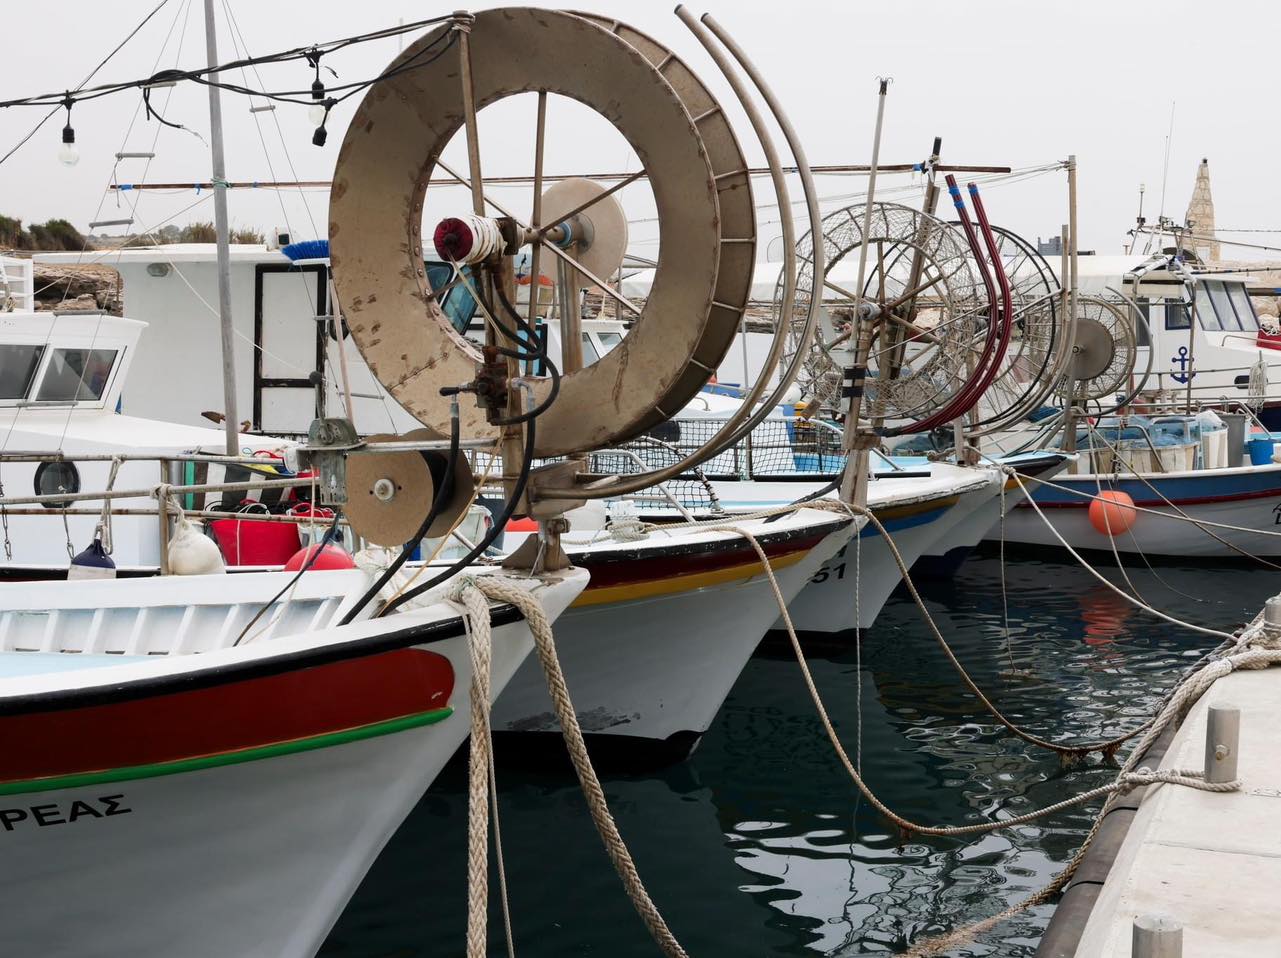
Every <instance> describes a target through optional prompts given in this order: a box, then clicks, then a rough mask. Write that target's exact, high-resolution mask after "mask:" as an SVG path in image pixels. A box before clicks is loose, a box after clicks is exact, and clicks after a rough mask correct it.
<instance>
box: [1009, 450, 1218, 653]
mask: <svg viewBox="0 0 1281 958" xmlns="http://www.w3.org/2000/svg"><path fill="white" fill-rule="evenodd" d="M1008 474H1009V475H1011V476H1013V477H1014V481H1015V482H1017V483H1018V484H1019V488H1020V489H1022V490H1023V495H1024V496H1025V497H1026V501H1027V503H1028V505H1030V506H1031V507H1032V509H1033V510H1034V511H1035V512H1036V514H1037V515H1038V516H1040V517H1041V521H1042V522H1044V523H1045V526H1046V528H1047V529H1049V530H1050V533H1051V534H1052V535H1053V536H1054V538H1056V539H1058V540H1059V544H1060V545H1062V546H1063V548H1064V549H1066V550H1067V551H1068V552H1069V553H1071V555H1072V557H1073V558H1074V559H1076V561H1077V562H1079V563H1080V564H1081V567H1082V568H1083V569H1085V571H1087V572H1089V573H1090V575H1092V576H1094V578H1096V579H1098V580H1099V581H1100V582H1102V583H1103V584H1104V585H1105V586H1107V587H1108V588H1109V589H1111V590H1112V591H1113V592H1115V593H1116V594H1117V595H1119V596H1121V598H1123V599H1125V601H1126V602H1129V603H1131V604H1132V605H1134V606H1137V607H1138V608H1140V609H1143V610H1144V611H1145V612H1149V613H1151V614H1152V615H1155V616H1156V617H1157V618H1159V619H1163V620H1165V621H1166V622H1169V623H1170V624H1171V625H1177V626H1181V627H1182V628H1185V629H1189V630H1191V631H1193V632H1199V633H1201V634H1202V635H1212V636H1214V637H1215V638H1217V639H1221V640H1224V641H1229V642H1231V641H1234V640H1235V639H1236V636H1234V635H1232V633H1230V632H1224V631H1222V630H1221V629H1211V628H1208V627H1206V626H1203V625H1196V624H1195V623H1192V622H1186V621H1184V620H1183V619H1176V618H1175V617H1174V616H1172V615H1168V614H1166V613H1165V612H1162V611H1161V610H1160V609H1156V608H1153V607H1152V606H1150V605H1148V604H1147V603H1146V602H1144V601H1142V600H1141V599H1138V598H1135V597H1134V596H1132V595H1130V594H1129V593H1128V592H1126V591H1125V590H1124V589H1120V588H1118V587H1117V586H1116V585H1115V584H1114V583H1112V582H1109V581H1108V579H1107V578H1106V577H1105V576H1103V575H1101V574H1100V573H1099V571H1098V570H1097V569H1095V568H1094V566H1092V565H1090V563H1088V562H1086V561H1085V558H1084V557H1083V556H1082V555H1081V554H1080V553H1079V552H1077V551H1076V550H1075V549H1073V548H1072V546H1070V545H1069V544H1068V541H1067V540H1066V539H1064V538H1063V536H1062V535H1061V534H1060V533H1059V530H1058V529H1056V528H1054V523H1052V522H1051V521H1050V520H1049V518H1048V517H1047V516H1046V515H1045V513H1044V512H1042V511H1041V507H1040V506H1039V505H1038V504H1037V501H1036V500H1035V499H1034V498H1032V494H1031V493H1030V492H1029V491H1028V488H1027V486H1025V485H1024V484H1023V479H1022V477H1021V476H1020V475H1019V473H1018V472H1017V471H1016V470H1014V469H1009V472H1008ZM1035 481H1037V482H1042V481H1043V480H1040V479H1037V480H1035ZM1086 495H1088V493H1086ZM1090 498H1093V496H1091V497H1090ZM1126 508H1127V509H1128V508H1136V509H1137V508H1138V507H1137V506H1134V507H1130V506H1127V507H1126Z"/></svg>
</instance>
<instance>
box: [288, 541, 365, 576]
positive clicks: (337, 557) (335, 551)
mask: <svg viewBox="0 0 1281 958" xmlns="http://www.w3.org/2000/svg"><path fill="white" fill-rule="evenodd" d="M316 549H319V550H320V555H318V556H316V561H315V562H313V563H312V564H311V565H310V566H308V569H307V571H309V572H310V571H311V570H312V569H354V568H356V560H355V559H353V558H352V557H351V554H350V553H348V552H347V550H346V549H344V548H343V547H342V546H336V545H334V544H333V543H330V544H329V545H326V546H314V545H312V546H307V547H306V548H305V549H299V550H298V551H297V552H295V553H294V554H293V555H292V556H290V557H289V561H288V562H286V563H285V571H286V572H297V571H298V570H299V569H301V568H302V567H303V563H305V562H306V561H307V560H308V558H310V557H311V554H312V553H313V552H314V551H315V550H316Z"/></svg>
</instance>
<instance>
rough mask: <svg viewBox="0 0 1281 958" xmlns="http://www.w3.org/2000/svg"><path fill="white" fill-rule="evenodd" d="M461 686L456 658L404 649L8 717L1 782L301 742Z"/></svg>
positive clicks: (438, 700) (414, 709)
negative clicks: (168, 692)
mask: <svg viewBox="0 0 1281 958" xmlns="http://www.w3.org/2000/svg"><path fill="white" fill-rule="evenodd" d="M15 654H20V653H15ZM453 688H454V669H453V666H452V665H451V664H450V662H449V660H448V659H447V658H445V657H444V656H442V655H438V654H437V653H435V652H428V651H425V650H423V649H401V650H398V651H395V652H386V653H383V654H382V655H373V656H369V657H368V658H360V659H350V660H347V661H343V662H334V663H331V664H328V665H319V666H315V667H313V668H305V669H298V670H297V671H294V672H287V673H285V674H283V675H272V676H266V677H263V678H255V679H246V680H244V681H241V682H233V683H230V684H228V685H220V686H217V687H214V688H207V689H196V690H193V691H190V692H178V693H174V694H171V695H158V696H154V697H151V698H145V699H138V700H134V701H128V702H120V703H117V704H111V705H97V706H91V707H87V708H81V709H71V710H68V711H58V712H45V713H35V714H26V715H15V716H12V717H7V718H2V719H0V741H3V742H4V748H3V749H0V781H15V780H21V779H28V778H45V777H48V776H53V775H70V774H75V773H80V772H94V771H104V770H107V769H112V768H121V767H126V766H136V765H147V764H154V763H160V762H172V761H178V760H181V759H188V758H196V757H201V756H207V755H216V754H219V753H222V752H233V751H239V750H241V749H246V748H254V747H258V746H263V745H272V744H276V743H279V742H290V741H296V740H298V739H304V738H310V737H312V736H316V735H323V734H325V733H328V732H337V731H342V730H345V729H351V728H358V727H360V726H364V725H371V724H374V723H376V722H384V721H388V720H390V719H395V718H401V717H403V716H406V715H414V714H417V713H420V712H424V711H428V710H430V709H439V708H444V707H445V706H447V705H448V704H449V699H450V696H451V695H452V693H453Z"/></svg>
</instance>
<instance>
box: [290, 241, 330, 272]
mask: <svg viewBox="0 0 1281 958" xmlns="http://www.w3.org/2000/svg"><path fill="white" fill-rule="evenodd" d="M280 252H282V253H284V254H285V255H286V256H288V257H289V258H290V259H291V260H292V261H293V262H294V263H297V264H298V265H300V266H303V265H308V264H311V263H323V262H326V261H328V259H329V240H302V241H301V242H298V243H290V244H289V245H288V246H282V247H281V248H280Z"/></svg>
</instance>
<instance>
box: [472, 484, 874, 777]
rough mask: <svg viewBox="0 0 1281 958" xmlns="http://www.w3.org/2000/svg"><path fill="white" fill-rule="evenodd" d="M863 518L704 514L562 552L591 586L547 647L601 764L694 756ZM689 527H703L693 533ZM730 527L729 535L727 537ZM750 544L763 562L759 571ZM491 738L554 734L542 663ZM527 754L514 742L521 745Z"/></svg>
mask: <svg viewBox="0 0 1281 958" xmlns="http://www.w3.org/2000/svg"><path fill="white" fill-rule="evenodd" d="M863 521H864V520H862V519H861V518H860V519H858V520H855V519H853V518H852V517H850V516H848V515H844V514H841V513H833V512H830V511H826V510H823V511H820V510H816V509H802V510H800V511H797V512H793V513H790V514H784V515H780V516H778V517H776V520H775V521H769V520H764V519H747V520H741V521H733V520H730V521H717V520H716V519H715V518H709V519H707V520H706V521H705V522H703V523H698V524H696V525H695V527H692V528H691V527H688V526H687V527H684V528H679V529H672V530H671V531H666V530H664V529H662V528H658V529H654V530H652V531H650V532H649V533H648V534H647V535H644V537H643V538H640V539H639V541H638V539H637V538H635V537H633V536H630V535H629V536H628V537H627V538H626V539H624V540H622V541H619V540H610V539H606V540H605V541H596V542H590V544H589V540H590V539H591V538H593V537H599V536H600V535H601V533H599V532H597V533H581V534H577V535H576V534H573V533H571V534H569V535H567V536H565V537H564V539H563V542H564V545H565V549H566V552H567V554H568V555H569V556H570V557H571V558H572V559H573V562H574V564H575V565H576V566H579V567H581V568H584V569H586V570H588V572H590V573H591V584H590V585H589V586H588V588H587V589H586V590H585V591H584V592H583V594H582V595H581V596H579V597H578V599H577V600H575V602H574V604H573V606H572V607H571V608H570V610H569V611H568V612H567V613H566V614H565V616H564V617H563V618H562V619H561V620H560V622H559V624H558V628H557V650H558V652H559V654H560V657H561V663H562V667H563V668H564V671H565V679H566V682H567V684H568V686H569V688H570V691H571V692H572V694H573V696H574V703H575V708H576V709H577V711H578V718H579V722H580V723H581V725H582V727H583V731H584V732H585V733H586V734H587V736H588V742H589V745H591V746H593V747H594V748H595V750H596V752H597V753H598V754H601V753H604V752H605V751H606V750H609V751H611V752H613V753H614V754H615V755H616V756H618V755H619V753H621V752H622V751H624V750H626V752H627V756H626V758H627V761H629V762H631V763H635V762H638V761H644V760H651V761H665V760H675V759H679V758H684V757H685V756H686V755H688V754H689V753H690V752H691V751H693V749H694V748H695V747H696V746H697V744H698V741H699V739H700V738H701V737H702V735H703V733H704V732H706V731H707V729H708V727H709V726H710V725H711V723H712V720H713V719H714V718H715V716H716V714H717V712H718V711H719V710H720V707H721V705H722V703H723V702H724V701H725V697H726V696H727V695H728V694H729V691H730V688H731V687H732V686H733V684H734V682H735V681H736V680H737V679H738V676H739V673H740V672H741V671H742V670H743V667H744V666H745V665H746V664H747V660H748V659H749V658H750V657H751V654H752V652H753V651H754V650H755V649H756V646H757V644H758V643H759V641H760V640H761V638H762V637H763V636H764V635H765V633H766V632H767V631H768V630H769V628H770V626H771V625H773V624H774V623H775V622H776V621H777V619H778V617H779V600H780V596H778V595H775V592H774V584H775V583H777V586H778V589H779V593H780V595H781V599H782V601H783V602H784V603H785V604H788V605H795V599H796V597H797V596H798V594H801V593H802V592H803V591H804V590H806V589H808V588H809V586H808V585H807V583H808V582H809V581H810V580H811V579H812V578H813V577H814V576H815V575H817V574H818V572H819V570H820V568H822V567H823V566H824V565H825V564H826V563H827V562H829V561H831V560H832V558H833V557H834V556H835V555H837V554H838V553H839V552H844V551H845V550H846V549H848V543H849V541H850V538H851V536H852V535H854V534H857V530H858V529H860V528H861V527H862V525H863ZM698 526H703V528H699V527H698ZM727 527H729V528H727ZM733 530H742V531H743V532H747V533H749V534H751V535H752V536H753V538H755V540H756V542H757V543H758V544H759V545H760V547H761V549H762V550H763V551H764V553H765V555H766V556H767V558H768V562H769V566H770V571H771V572H772V577H773V578H772V581H771V574H770V572H767V571H766V569H765V567H764V564H763V563H762V560H761V558H760V556H759V554H758V553H757V551H756V548H755V547H754V546H753V545H752V543H751V542H750V541H749V540H748V539H747V538H745V537H744V536H743V535H741V534H740V533H739V532H737V531H733ZM493 722H494V728H495V730H496V731H499V732H519V733H524V734H529V733H542V734H548V733H554V734H555V735H556V737H557V738H559V731H558V730H559V724H558V723H557V721H556V716H555V713H554V712H553V710H552V706H551V702H550V700H549V699H548V695H547V687H546V683H545V682H544V680H543V676H542V674H541V671H540V670H539V668H538V665H537V663H536V662H534V661H533V660H530V661H528V662H527V663H526V664H525V665H524V666H523V667H522V668H521V669H520V670H519V671H518V672H517V673H516V676H515V678H514V679H513V680H512V682H511V684H510V685H509V686H508V688H507V690H506V691H505V692H504V693H503V695H502V697H501V698H500V699H499V700H498V703H497V705H496V706H495V708H494V716H493ZM522 747H523V746H522Z"/></svg>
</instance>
